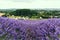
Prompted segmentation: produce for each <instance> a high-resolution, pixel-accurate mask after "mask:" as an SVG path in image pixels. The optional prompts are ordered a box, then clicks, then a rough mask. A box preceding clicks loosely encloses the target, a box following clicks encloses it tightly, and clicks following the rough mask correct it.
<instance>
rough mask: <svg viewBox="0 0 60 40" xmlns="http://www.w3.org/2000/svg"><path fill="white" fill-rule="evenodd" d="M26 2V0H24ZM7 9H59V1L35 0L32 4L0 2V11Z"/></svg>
mask: <svg viewBox="0 0 60 40" xmlns="http://www.w3.org/2000/svg"><path fill="white" fill-rule="evenodd" d="M26 1H27V0H26ZM8 8H30V9H36V8H38V9H40V8H60V1H57V0H56V1H54V0H53V1H52V0H51V1H50V0H49V1H47V0H46V1H45V0H42V1H40V0H35V1H32V2H13V1H12V0H10V1H7V0H6V1H3V0H1V1H0V9H8Z"/></svg>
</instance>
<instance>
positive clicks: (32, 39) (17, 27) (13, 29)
mask: <svg viewBox="0 0 60 40" xmlns="http://www.w3.org/2000/svg"><path fill="white" fill-rule="evenodd" d="M59 36H60V19H46V20H45V19H44V20H14V19H9V18H5V17H0V39H1V40H60V39H59V38H60V37H59Z"/></svg>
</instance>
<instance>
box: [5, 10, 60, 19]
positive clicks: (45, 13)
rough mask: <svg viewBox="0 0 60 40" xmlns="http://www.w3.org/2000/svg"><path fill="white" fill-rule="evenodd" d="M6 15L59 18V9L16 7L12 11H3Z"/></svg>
mask: <svg viewBox="0 0 60 40" xmlns="http://www.w3.org/2000/svg"><path fill="white" fill-rule="evenodd" d="M5 13H6V14H5V15H6V16H9V15H10V16H12V15H14V16H21V17H26V16H27V17H29V18H32V17H35V18H40V17H42V18H50V17H53V18H54V17H57V18H60V10H32V9H16V10H14V11H5Z"/></svg>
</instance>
